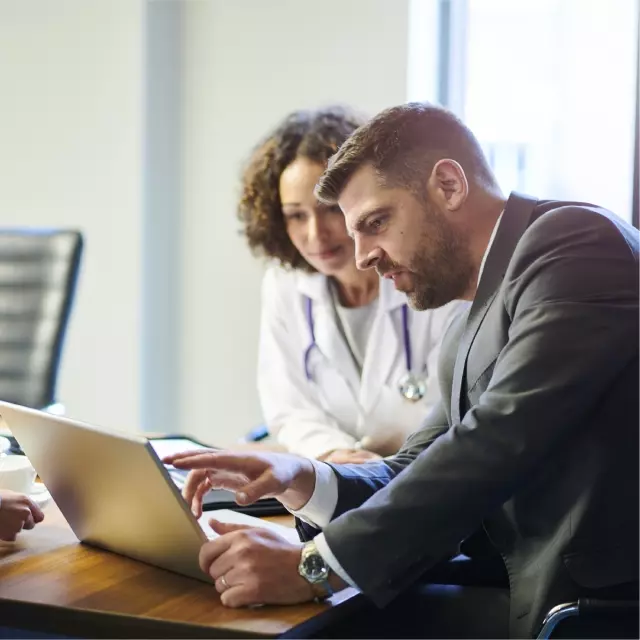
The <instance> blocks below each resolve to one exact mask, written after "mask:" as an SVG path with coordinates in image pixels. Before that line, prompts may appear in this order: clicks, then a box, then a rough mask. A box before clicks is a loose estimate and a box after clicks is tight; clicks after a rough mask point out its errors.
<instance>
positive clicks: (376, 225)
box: [369, 216, 384, 231]
mask: <svg viewBox="0 0 640 640" xmlns="http://www.w3.org/2000/svg"><path fill="white" fill-rule="evenodd" d="M383 223H384V216H381V217H379V218H374V219H373V220H371V221H369V228H370V229H371V230H372V231H379V230H380V229H381V228H382V225H383Z"/></svg>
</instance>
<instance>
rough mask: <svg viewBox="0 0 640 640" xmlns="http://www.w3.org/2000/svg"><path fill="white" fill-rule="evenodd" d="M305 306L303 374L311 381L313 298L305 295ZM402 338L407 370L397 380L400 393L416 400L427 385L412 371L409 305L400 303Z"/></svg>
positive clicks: (313, 344)
mask: <svg viewBox="0 0 640 640" xmlns="http://www.w3.org/2000/svg"><path fill="white" fill-rule="evenodd" d="M305 299H306V300H305V307H306V316H307V325H308V327H309V337H310V339H311V342H310V343H309V346H308V347H307V348H306V349H305V351H304V375H305V377H306V378H307V381H308V382H312V381H313V376H312V375H311V367H310V364H309V363H310V358H311V353H312V351H313V350H314V349H315V348H316V347H317V346H318V344H317V343H316V330H315V322H314V319H313V300H311V298H309V297H307V296H305ZM402 339H403V343H404V361H405V367H406V369H407V372H406V373H405V374H404V375H403V376H402V378H400V380H399V381H398V390H399V391H400V394H401V395H402V396H403V397H404V398H405V399H406V400H409V401H410V402H418V401H419V400H422V398H424V396H425V394H426V393H427V385H426V381H425V378H424V377H422V376H421V377H418V376H416V375H415V374H414V373H413V358H412V353H411V336H410V334H409V307H408V306H407V305H406V304H403V305H402Z"/></svg>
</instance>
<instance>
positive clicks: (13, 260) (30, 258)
mask: <svg viewBox="0 0 640 640" xmlns="http://www.w3.org/2000/svg"><path fill="white" fill-rule="evenodd" d="M82 246H83V241H82V234H81V233H79V232H78V231H70V230H56V229H7V228H4V229H3V228H0V399H1V400H5V401H8V402H13V403H15V404H20V405H23V406H27V407H32V408H35V409H45V410H55V408H56V400H57V398H56V379H57V374H58V367H59V363H60V355H61V352H62V345H63V341H64V336H65V330H66V327H67V323H68V321H69V316H70V311H71V305H72V301H73V297H74V292H75V288H76V280H77V277H78V272H79V269H80V261H81V256H82ZM57 408H58V411H59V410H60V409H61V407H60V406H59V405H58V407H57Z"/></svg>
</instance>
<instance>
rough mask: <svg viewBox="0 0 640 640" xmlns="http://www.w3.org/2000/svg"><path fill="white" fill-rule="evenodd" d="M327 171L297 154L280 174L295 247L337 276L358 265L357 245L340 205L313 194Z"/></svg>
mask: <svg viewBox="0 0 640 640" xmlns="http://www.w3.org/2000/svg"><path fill="white" fill-rule="evenodd" d="M323 172H324V166H323V165H321V164H318V163H317V162H314V161H312V160H309V159H307V158H301V157H299V158H296V159H295V160H294V161H293V162H292V163H291V164H290V165H289V166H288V167H287V168H286V169H285V170H284V171H283V172H282V175H281V176H280V203H281V206H282V215H283V216H284V222H285V226H286V229H287V233H288V234H289V238H290V239H291V242H292V243H293V245H294V246H295V248H296V249H297V250H298V251H299V252H300V254H301V255H302V257H303V258H304V259H305V260H306V261H307V262H308V263H309V264H310V265H311V266H312V267H314V268H315V269H316V270H317V271H319V272H320V273H323V274H324V275H327V276H335V275H336V274H338V273H339V272H340V271H343V270H344V269H345V268H349V267H352V266H354V263H355V257H354V245H353V240H352V239H351V238H350V237H349V236H348V235H347V227H346V225H345V222H344V216H343V215H342V211H341V210H340V208H339V207H338V206H337V205H336V206H332V207H330V206H326V205H324V204H321V203H320V202H318V201H317V200H316V197H315V196H314V195H313V188H314V187H315V185H316V182H318V179H319V178H320V176H321V175H322V173H323Z"/></svg>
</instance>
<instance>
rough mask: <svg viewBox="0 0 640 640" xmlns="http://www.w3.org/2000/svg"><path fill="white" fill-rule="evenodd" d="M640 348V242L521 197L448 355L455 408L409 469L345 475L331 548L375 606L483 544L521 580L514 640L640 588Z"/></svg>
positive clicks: (561, 205)
mask: <svg viewBox="0 0 640 640" xmlns="http://www.w3.org/2000/svg"><path fill="white" fill-rule="evenodd" d="M638 331H639V326H638V232H637V230H636V229H634V228H633V227H631V226H630V225H627V224H626V223H624V222H622V221H621V220H620V219H618V218H616V217H615V216H614V215H613V214H611V213H609V212H608V211H606V210H604V209H601V208H598V207H595V206H592V205H587V204H581V203H571V202H557V201H536V200H534V199H531V198H528V197H524V196H520V195H517V194H511V196H510V198H509V200H508V203H507V205H506V208H505V211H504V214H503V216H502V220H501V223H500V225H499V227H498V231H497V234H496V237H495V240H494V243H493V245H492V248H491V250H490V252H489V255H488V257H487V261H486V264H485V269H484V272H483V274H482V278H481V281H480V283H479V285H478V291H477V294H476V297H475V299H474V301H473V304H472V305H471V306H470V309H469V311H468V313H464V314H463V315H462V316H460V317H459V318H458V319H457V321H455V322H454V323H452V326H451V327H450V329H449V331H448V333H447V335H446V336H445V339H444V343H443V347H442V353H441V358H440V364H439V377H440V386H441V392H442V397H443V401H442V403H441V406H440V407H438V408H436V409H435V410H433V411H432V412H431V413H430V415H429V416H428V417H427V418H426V419H425V421H424V423H423V424H422V426H421V428H420V430H419V431H417V432H416V433H414V434H413V435H411V436H410V437H409V439H408V440H407V442H406V443H405V444H404V446H403V448H402V449H401V451H400V452H399V453H398V454H397V455H396V456H394V457H392V458H388V459H386V460H385V461H381V462H373V463H368V464H364V465H332V466H333V468H334V471H335V473H336V474H337V477H338V505H337V508H336V511H335V513H334V518H333V520H332V522H330V523H329V525H328V526H327V527H326V528H325V529H324V534H325V537H326V540H327V542H328V544H329V547H330V548H331V550H332V552H333V553H334V555H335V556H336V558H337V560H338V561H339V562H340V564H341V565H342V567H343V568H344V569H345V571H346V572H347V573H348V574H349V576H350V577H351V578H352V579H353V580H354V581H355V583H356V584H357V585H358V586H359V588H360V589H361V590H362V591H363V593H364V594H365V595H367V596H369V597H370V598H371V599H372V600H373V601H374V602H375V603H377V604H378V605H380V606H384V605H385V604H387V603H388V602H389V601H391V600H392V599H393V598H395V597H396V596H398V595H399V594H401V593H402V591H403V590H404V589H406V588H407V587H409V586H410V585H411V584H412V583H414V582H415V581H416V580H417V579H418V578H420V577H421V576H423V574H425V572H426V571H427V570H428V569H429V568H430V567H432V566H433V565H435V564H436V563H438V562H440V561H442V560H443V559H446V558H447V557H448V556H450V555H451V552H452V550H453V549H456V548H457V547H458V545H459V544H460V543H461V542H462V541H464V540H465V539H466V538H468V537H469V536H470V535H471V534H472V533H474V531H476V530H478V529H479V528H481V527H482V528H484V530H485V531H486V534H487V535H488V537H489V539H490V540H491V542H492V543H493V545H494V546H495V547H496V549H497V550H498V551H499V553H500V555H501V556H502V558H503V560H504V563H505V565H506V568H507V571H508V574H509V581H510V599H511V607H510V634H511V635H512V636H516V637H531V636H532V634H533V632H534V630H535V629H536V628H537V626H538V624H539V623H540V622H541V619H542V617H543V615H544V613H545V612H546V611H547V610H548V609H550V608H551V607H552V606H554V605H556V604H559V603H561V602H565V601H567V600H572V599H574V598H575V597H576V596H578V595H579V594H580V593H581V591H583V590H584V589H586V588H588V589H598V588H601V587H608V586H611V585H616V584H621V583H626V582H633V581H637V580H638V503H639V497H638V448H639V443H638V430H639V426H638V424H639V415H638V405H639V402H638V396H639V393H638V390H639V381H638ZM356 507H358V508H356ZM299 530H300V531H301V532H302V534H303V537H306V538H309V537H311V536H312V535H314V533H317V532H316V531H315V530H313V529H312V528H310V527H308V526H307V525H304V524H302V523H299Z"/></svg>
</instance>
